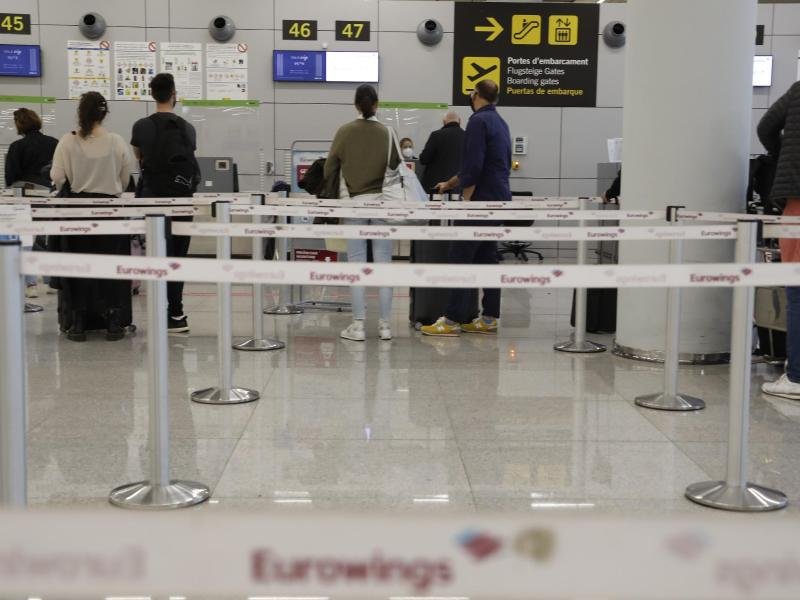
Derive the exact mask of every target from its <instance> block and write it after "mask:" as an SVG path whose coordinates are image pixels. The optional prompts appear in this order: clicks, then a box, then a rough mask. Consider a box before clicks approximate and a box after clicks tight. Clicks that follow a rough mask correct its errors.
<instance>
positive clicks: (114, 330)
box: [106, 309, 125, 342]
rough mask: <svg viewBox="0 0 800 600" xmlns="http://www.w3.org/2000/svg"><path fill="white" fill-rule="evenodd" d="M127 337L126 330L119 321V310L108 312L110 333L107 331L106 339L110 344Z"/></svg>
mask: <svg viewBox="0 0 800 600" xmlns="http://www.w3.org/2000/svg"><path fill="white" fill-rule="evenodd" d="M124 337H125V330H124V329H123V328H122V324H121V323H120V320H119V311H118V310H114V309H112V310H109V311H108V331H106V339H107V340H108V341H109V342H116V341H117V340H121V339H122V338H124Z"/></svg>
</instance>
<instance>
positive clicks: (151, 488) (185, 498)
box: [108, 479, 211, 510]
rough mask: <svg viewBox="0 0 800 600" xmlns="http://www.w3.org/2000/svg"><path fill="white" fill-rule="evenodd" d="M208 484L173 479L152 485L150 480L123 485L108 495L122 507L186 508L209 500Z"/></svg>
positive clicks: (136, 508)
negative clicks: (167, 482)
mask: <svg viewBox="0 0 800 600" xmlns="http://www.w3.org/2000/svg"><path fill="white" fill-rule="evenodd" d="M210 495H211V492H210V491H209V489H208V486H205V485H203V484H202V483H197V482H194V481H181V480H177V479H173V480H171V481H170V482H169V485H166V486H164V485H151V484H150V482H149V481H140V482H138V483H129V484H127V485H122V486H120V487H118V488H116V489H114V490H112V492H111V494H110V495H109V496H108V501H109V502H111V504H113V505H114V506H119V507H120V508H131V509H134V510H164V509H170V508H186V507H188V506H194V505H195V504H200V503H201V502H205V501H206V500H208V498H209V496H210Z"/></svg>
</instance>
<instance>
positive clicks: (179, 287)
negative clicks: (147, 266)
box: [167, 217, 192, 317]
mask: <svg viewBox="0 0 800 600" xmlns="http://www.w3.org/2000/svg"><path fill="white" fill-rule="evenodd" d="M170 220H171V221H183V222H188V221H191V220H192V217H171V218H170ZM191 241H192V238H191V237H190V236H188V235H172V233H170V234H169V235H168V236H167V256H169V257H172V258H186V255H187V254H189V244H190V243H191ZM167 303H168V304H169V315H170V316H171V317H180V316H182V315H183V281H168V282H167Z"/></svg>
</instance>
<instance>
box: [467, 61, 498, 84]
mask: <svg viewBox="0 0 800 600" xmlns="http://www.w3.org/2000/svg"><path fill="white" fill-rule="evenodd" d="M470 66H471V67H472V68H473V69H475V74H474V75H469V76H467V79H469V80H470V81H472V82H473V83H474V82H476V81H478V80H479V79H483V78H484V77H486V76H487V75H488V74H489V73H491V72H492V71H494V70H495V69H497V65H491V66H488V67H485V68H484V67H481V66H480V65H479V64H478V63H475V62H474V63H470Z"/></svg>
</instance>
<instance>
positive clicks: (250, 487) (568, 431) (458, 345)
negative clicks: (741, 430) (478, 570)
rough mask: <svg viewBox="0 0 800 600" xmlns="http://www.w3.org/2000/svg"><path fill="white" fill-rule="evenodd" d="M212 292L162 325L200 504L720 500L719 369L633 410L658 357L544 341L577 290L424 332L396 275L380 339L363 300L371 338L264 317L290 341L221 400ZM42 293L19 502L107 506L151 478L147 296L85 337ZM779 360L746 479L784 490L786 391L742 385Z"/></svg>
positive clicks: (797, 430)
mask: <svg viewBox="0 0 800 600" xmlns="http://www.w3.org/2000/svg"><path fill="white" fill-rule="evenodd" d="M214 289H215V288H214V287H213V286H198V285H191V286H188V288H187V292H188V294H187V303H186V307H187V313H188V314H189V318H190V325H191V327H192V332H191V334H188V335H176V336H170V338H169V347H170V352H171V357H170V395H171V405H170V416H171V427H172V460H173V476H174V477H181V478H186V479H194V480H197V481H201V482H203V483H206V484H208V485H209V486H210V487H211V488H212V490H213V499H212V501H211V503H209V504H208V505H207V506H205V507H203V508H201V509H200V510H222V509H224V508H225V507H232V508H238V507H249V508H252V507H256V508H260V509H269V510H313V509H345V510H346V509H358V510H364V509H366V510H370V509H374V510H390V511H418V510H425V511H483V512H485V511H494V510H502V511H506V510H510V511H528V512H530V511H532V510H537V511H542V510H548V511H558V510H565V511H575V510H579V511H594V512H598V513H603V512H606V513H607V512H612V513H624V514H632V513H636V514H640V513H641V514H658V515H662V514H664V513H671V512H694V513H703V514H708V515H711V514H717V513H716V511H712V510H709V509H703V508H700V507H696V506H695V505H693V504H691V503H690V502H688V501H686V500H684V499H683V497H682V493H683V489H684V487H685V486H686V485H687V484H689V483H693V482H697V481H703V480H708V479H712V478H713V479H718V478H722V477H723V476H724V453H725V443H724V441H725V435H726V429H727V398H726V397H727V378H728V368H727V367H726V366H718V367H705V368H700V367H697V368H691V367H688V368H682V371H681V390H682V391H685V392H686V393H690V394H693V395H696V396H699V397H702V398H704V399H705V400H706V402H707V403H708V408H707V409H706V410H705V411H701V412H699V413H694V414H671V413H662V412H657V411H648V410H643V409H640V408H637V407H635V406H634V405H633V401H632V400H633V398H634V397H635V396H637V395H640V394H643V393H648V392H654V391H659V390H660V387H659V386H660V385H661V379H662V378H661V372H660V367H658V366H654V365H648V364H644V363H639V362H633V361H628V360H623V359H619V358H615V357H614V356H612V355H611V354H610V353H606V354H601V355H584V356H575V355H566V354H559V353H555V352H553V350H552V346H553V343H554V342H555V341H560V340H563V339H566V338H567V337H568V336H569V333H570V331H571V329H570V327H569V323H568V312H569V301H570V296H571V291H567V290H564V291H557V292H556V291H546V290H537V291H534V292H532V293H531V292H527V291H509V292H505V293H504V295H503V320H502V331H501V334H500V335H499V336H498V337H496V338H494V337H481V336H476V337H468V336H467V337H463V338H460V339H431V338H423V337H420V335H419V334H417V333H415V332H414V331H413V330H411V329H410V328H409V327H408V323H407V307H408V293H407V290H401V289H398V290H396V300H395V309H394V319H393V326H394V333H395V339H394V340H393V341H391V342H379V341H378V340H377V333H376V329H377V316H376V311H375V309H374V307H372V306H371V308H372V311H371V312H370V319H371V320H370V322H369V325H368V331H369V334H370V336H371V337H370V339H368V341H367V342H366V343H358V342H346V341H343V340H341V339H339V338H338V332H339V331H340V330H341V329H342V328H344V327H345V326H346V325H347V323H348V321H349V316H348V315H347V314H341V313H330V312H310V313H308V314H305V315H301V316H294V317H265V323H266V327H267V332H268V333H269V334H270V335H274V336H276V337H278V338H280V339H282V340H285V341H286V342H287V345H288V347H287V349H286V350H283V351H277V352H269V353H244V352H235V353H234V365H235V377H234V383H235V384H237V385H241V386H244V387H251V388H255V389H258V390H260V391H261V392H262V399H261V400H260V401H258V402H256V403H252V404H247V405H239V406H224V407H218V406H207V405H198V404H193V403H190V402H189V400H188V394H189V392H190V391H192V390H195V389H199V388H203V387H207V386H209V385H214V384H215V379H216V372H217V366H216V365H217V363H216V347H217V342H216V338H215V327H216V317H215V314H216V313H215V310H216V298H215V296H214ZM341 293H342V294H343V296H344V297H343V299H346V298H347V296H346V290H345V291H343V292H341ZM331 294H332V292H331V290H328V292H327V297H328V298H330V297H331ZM271 299H272V297H271V296H270V297H268V298H267V299H266V302H267V303H268V304H269V302H270V301H271ZM40 301H41V303H42V304H44V305H45V308H46V310H45V312H43V313H39V314H33V315H26V317H25V318H26V324H27V325H28V335H27V343H28V365H29V373H28V374H29V380H30V394H29V396H30V401H29V407H30V411H29V412H30V415H29V416H30V436H29V440H30V453H29V482H30V483H29V493H30V497H31V503H32V504H58V505H87V504H88V505H97V506H106V498H107V495H108V492H109V491H110V490H111V489H112V488H113V487H115V486H117V485H120V484H123V483H128V482H132V481H137V480H140V479H143V478H146V473H145V469H146V468H147V455H148V451H147V434H148V400H147V371H146V342H145V330H146V327H147V325H146V323H145V322H144V314H143V311H144V309H145V302H144V298H143V297H141V296H140V297H138V298H135V299H134V305H135V310H136V313H137V314H136V321H137V324H138V325H139V331H138V333H137V334H136V335H134V336H129V337H128V338H126V339H125V340H124V341H120V342H107V341H105V340H104V339H103V338H102V337H101V336H99V335H98V336H96V337H95V338H90V341H89V342H88V343H85V344H76V343H73V342H69V341H67V340H66V339H65V338H64V337H63V336H60V335H59V334H58V333H57V326H56V318H55V297H54V296H47V297H46V298H41V299H40ZM374 301H375V299H374V298H372V299H371V302H373V303H374ZM234 308H235V313H234V333H235V334H236V335H237V336H246V335H248V334H249V333H250V331H249V328H250V324H251V317H250V290H249V288H247V287H237V288H235V293H234ZM593 337H594V338H596V339H598V341H604V342H606V343H609V342H610V341H611V338H610V336H593ZM774 376H775V372H774V371H773V370H772V369H771V368H770V367H767V366H757V367H755V368H754V377H753V386H754V393H753V401H752V421H751V441H752V443H751V447H750V456H751V465H752V474H751V479H752V480H753V481H756V482H758V483H760V484H763V485H771V486H775V487H778V488H779V489H781V490H782V491H784V492H785V493H787V494H788V495H789V498H790V501H791V502H795V501H796V500H797V499H798V496H799V495H800V463H798V461H797V456H799V455H800V405H798V404H796V403H795V404H793V403H791V402H790V401H782V400H779V399H767V398H765V397H763V396H762V395H761V394H760V393H758V392H757V391H755V390H757V386H758V385H759V384H760V383H761V382H762V381H763V380H764V378H772V377H774ZM109 510H112V509H109ZM797 510H798V509H797V508H796V505H793V506H792V507H790V509H789V510H788V511H783V512H782V513H781V514H790V513H792V512H795V511H797ZM769 518H773V517H769ZM774 518H781V517H779V516H776V517H774Z"/></svg>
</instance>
